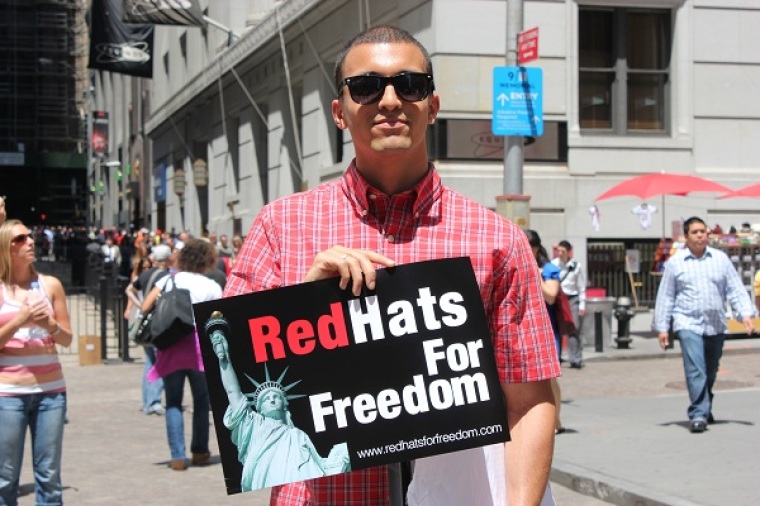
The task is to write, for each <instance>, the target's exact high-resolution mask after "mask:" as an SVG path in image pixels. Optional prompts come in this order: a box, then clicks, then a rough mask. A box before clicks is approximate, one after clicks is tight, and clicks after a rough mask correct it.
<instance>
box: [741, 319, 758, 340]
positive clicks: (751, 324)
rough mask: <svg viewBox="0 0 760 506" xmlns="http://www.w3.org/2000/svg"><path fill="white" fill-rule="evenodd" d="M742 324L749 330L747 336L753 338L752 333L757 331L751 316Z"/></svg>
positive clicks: (743, 320)
mask: <svg viewBox="0 0 760 506" xmlns="http://www.w3.org/2000/svg"><path fill="white" fill-rule="evenodd" d="M742 322H743V323H744V328H745V329H746V330H747V335H748V336H751V335H752V333H753V332H754V331H755V324H754V322H753V321H752V318H751V317H749V316H745V317H744V318H743V319H742Z"/></svg>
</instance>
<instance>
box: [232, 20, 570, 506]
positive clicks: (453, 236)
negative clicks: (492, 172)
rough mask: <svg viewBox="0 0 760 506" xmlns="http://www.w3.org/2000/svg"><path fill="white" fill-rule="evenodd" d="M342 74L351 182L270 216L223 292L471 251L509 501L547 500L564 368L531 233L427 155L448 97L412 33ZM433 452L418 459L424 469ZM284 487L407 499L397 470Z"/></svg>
mask: <svg viewBox="0 0 760 506" xmlns="http://www.w3.org/2000/svg"><path fill="white" fill-rule="evenodd" d="M335 83H336V88H337V92H338V97H337V98H336V99H335V100H333V102H332V112H333V119H334V121H335V124H336V125H337V126H338V127H339V128H341V129H347V130H349V132H350V133H351V138H352V139H353V143H354V148H355V152H356V158H355V159H354V161H353V162H352V163H351V164H350V165H349V167H348V169H347V170H346V172H345V173H344V175H343V177H342V178H341V179H340V180H338V181H334V182H330V183H326V184H323V185H321V186H319V187H317V188H315V189H313V190H310V191H307V192H302V193H298V194H295V195H291V196H288V197H285V198H282V199H280V200H277V201H275V202H273V203H271V204H269V205H267V206H266V207H265V208H264V209H263V210H262V211H261V213H260V214H259V216H258V217H257V218H256V220H255V222H254V224H253V226H252V228H251V230H250V233H249V234H248V236H247V237H246V241H245V244H244V246H243V248H242V250H241V251H240V253H239V255H238V257H237V261H236V262H235V265H234V266H233V269H232V272H231V275H230V278H229V280H228V283H227V287H226V290H225V295H227V296H231V295H239V294H244V293H249V292H252V291H260V290H267V289H271V288H276V287H282V286H289V285H294V284H297V283H303V282H307V281H316V280H319V279H325V278H331V277H339V278H340V286H341V288H349V289H350V290H351V292H352V293H353V294H354V295H356V296H359V295H360V294H361V293H362V291H363V290H364V289H365V288H366V289H369V290H374V289H375V288H376V287H375V284H376V280H377V276H376V275H377V271H376V270H377V269H378V268H390V267H393V266H395V265H401V264H408V263H412V262H421V261H425V260H432V259H437V258H451V257H461V256H466V257H469V258H470V261H471V263H472V266H473V269H474V271H475V275H476V278H477V281H478V286H479V288H480V294H481V297H482V299H483V303H484V305H485V310H486V316H487V319H488V327H489V330H490V334H491V341H492V344H493V349H494V354H495V359H496V365H497V368H498V373H499V379H500V381H501V385H502V391H503V393H504V396H505V399H506V405H507V413H505V417H506V419H507V423H508V426H509V430H510V433H511V439H512V440H511V441H510V442H509V443H507V444H506V446H505V453H506V464H507V467H508V469H509V472H508V474H507V477H505V480H507V481H508V486H507V490H508V494H509V504H512V505H516V504H538V503H539V502H540V500H541V497H542V496H543V494H544V490H545V487H546V484H547V481H548V475H549V469H550V467H551V457H552V452H553V435H554V410H555V407H554V401H553V397H552V393H551V387H550V385H549V380H550V379H551V378H553V377H556V376H559V374H560V369H559V364H558V362H557V358H556V356H557V353H556V350H555V345H554V337H553V333H552V330H551V324H550V323H549V319H548V317H547V315H546V312H545V309H544V305H543V304H544V303H543V298H542V295H541V290H540V284H539V278H538V275H537V272H536V269H535V265H534V264H535V261H534V259H533V256H532V253H531V250H530V247H529V245H528V243H527V240H526V239H525V234H524V233H523V232H522V231H521V230H520V229H519V228H518V227H517V226H516V225H514V224H513V223H511V222H509V221H507V220H505V219H504V218H502V217H500V216H498V215H496V214H495V213H493V212H492V211H490V210H488V209H486V208H484V207H483V206H481V205H479V204H477V203H475V202H473V201H471V200H469V199H467V198H465V197H463V196H462V195H459V194H457V193H456V192H454V191H452V190H451V189H449V188H446V187H445V186H444V185H443V183H442V181H441V178H440V176H439V175H438V173H437V172H436V170H435V168H434V167H433V165H432V164H431V163H430V162H429V161H428V158H427V145H426V132H427V126H428V125H429V124H433V122H434V121H435V118H436V116H437V114H438V111H439V108H440V101H439V97H438V95H437V94H435V91H434V90H435V85H434V81H433V69H432V64H431V61H430V57H429V55H428V53H427V51H426V50H425V48H424V47H423V46H422V45H421V44H420V43H419V42H418V41H417V40H416V39H415V38H414V37H412V36H411V35H410V34H409V33H407V32H405V31H403V30H400V29H398V28H395V27H391V26H378V27H373V28H370V29H368V30H367V31H365V32H362V33H361V34H359V35H357V36H356V37H355V38H354V39H352V40H351V41H349V42H348V44H347V45H346V47H345V49H344V50H343V51H342V52H341V53H340V55H338V59H337V63H336V67H335ZM454 455H456V454H454ZM435 458H436V457H433V458H431V459H422V460H419V461H417V463H416V468H415V475H418V473H419V476H422V475H423V474H422V473H424V470H425V467H426V465H427V461H428V460H430V461H433V460H434V459H435ZM414 479H415V478H414V477H413V483H414ZM272 494H273V498H272V504H277V505H283V506H285V505H288V506H290V505H307V504H308V505H330V506H334V505H356V506H360V505H361V506H374V505H378V506H379V505H387V504H389V503H390V504H393V503H392V501H393V500H395V499H394V498H391V497H389V491H388V470H387V468H386V467H376V468H371V469H368V470H359V471H353V472H351V473H347V474H341V475H336V476H328V477H324V478H318V479H314V480H308V481H305V482H298V483H293V484H290V485H285V486H281V487H275V488H273V491H272ZM438 504H446V503H445V502H439V503H438Z"/></svg>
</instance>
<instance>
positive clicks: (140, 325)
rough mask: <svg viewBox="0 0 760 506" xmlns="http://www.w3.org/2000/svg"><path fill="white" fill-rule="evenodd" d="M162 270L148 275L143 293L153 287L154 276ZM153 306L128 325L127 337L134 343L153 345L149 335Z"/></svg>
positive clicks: (161, 271)
mask: <svg viewBox="0 0 760 506" xmlns="http://www.w3.org/2000/svg"><path fill="white" fill-rule="evenodd" d="M163 272H164V269H156V270H155V271H154V272H153V274H151V275H150V278H148V284H147V285H145V292H144V293H148V292H150V291H151V290H152V289H153V286H154V285H155V283H156V278H157V277H158V276H159V274H161V273H163ZM155 308H156V305H155V304H153V307H152V308H150V310H149V311H148V312H147V313H146V314H144V315H143V314H140V315H138V316H137V318H135V319H134V321H133V322H132V324H131V325H130V326H129V338H130V339H131V340H132V341H134V342H135V343H137V344H141V345H143V346H153V344H152V343H151V341H152V337H151V335H150V320H151V319H152V318H153V311H154V310H155Z"/></svg>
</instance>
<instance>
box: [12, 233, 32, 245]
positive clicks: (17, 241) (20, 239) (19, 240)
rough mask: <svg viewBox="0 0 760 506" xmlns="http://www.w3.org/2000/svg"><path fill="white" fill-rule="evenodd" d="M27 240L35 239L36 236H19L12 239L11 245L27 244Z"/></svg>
mask: <svg viewBox="0 0 760 506" xmlns="http://www.w3.org/2000/svg"><path fill="white" fill-rule="evenodd" d="M27 239H34V236H33V235H32V234H19V235H17V236H14V237H13V239H11V243H12V244H21V243H22V242H26V241H27Z"/></svg>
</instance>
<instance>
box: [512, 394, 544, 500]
mask: <svg viewBox="0 0 760 506" xmlns="http://www.w3.org/2000/svg"><path fill="white" fill-rule="evenodd" d="M502 387H503V389H504V393H505V396H506V399H507V416H508V420H509V429H510V435H511V438H512V440H511V441H510V442H509V443H507V444H506V448H505V453H506V467H507V491H508V495H509V504H510V506H528V505H532V506H534V505H538V504H540V503H541V498H542V497H543V495H544V491H545V489H546V484H547V482H548V481H549V472H550V471H551V463H552V455H553V453H554V414H555V406H554V397H553V395H552V391H551V385H550V382H549V381H540V382H532V383H522V384H510V385H502Z"/></svg>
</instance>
